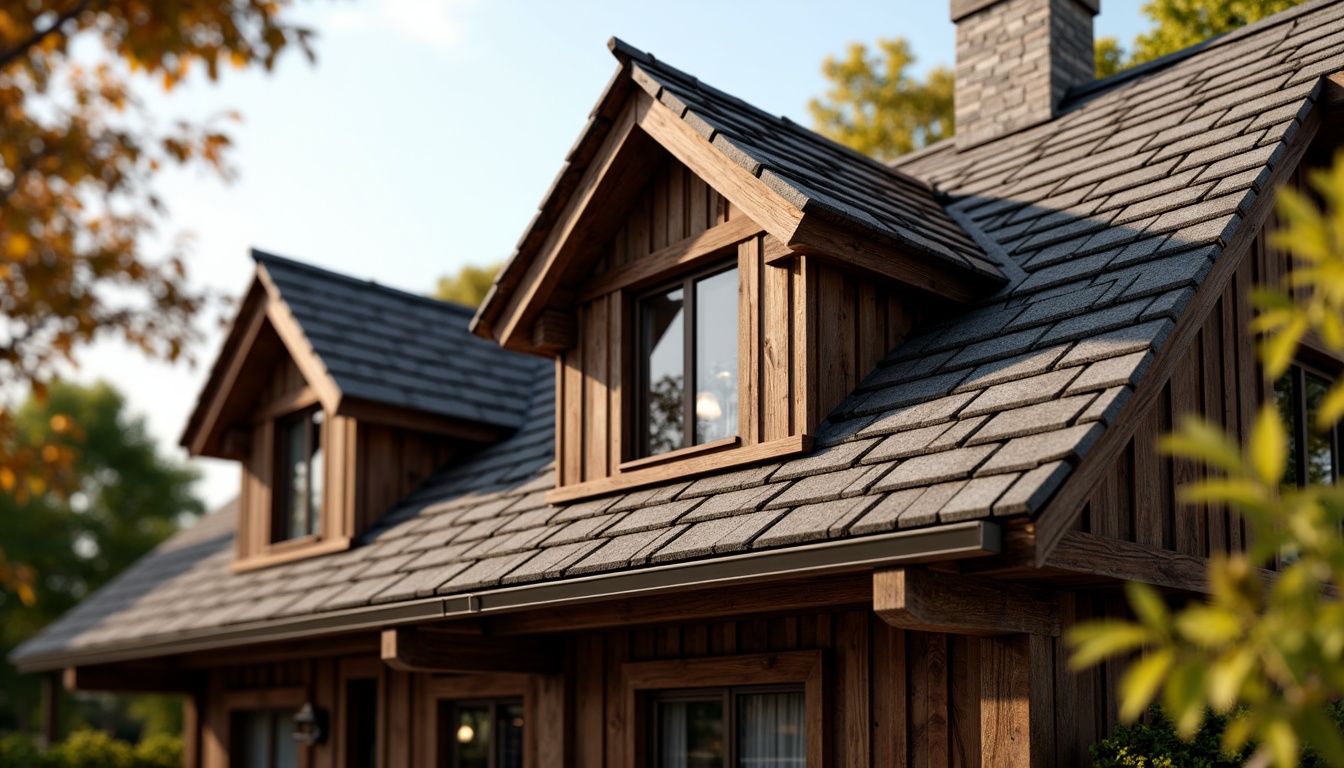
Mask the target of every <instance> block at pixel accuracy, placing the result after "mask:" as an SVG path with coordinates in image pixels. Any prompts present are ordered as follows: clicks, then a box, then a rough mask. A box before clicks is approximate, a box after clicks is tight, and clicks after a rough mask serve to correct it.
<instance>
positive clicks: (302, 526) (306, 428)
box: [271, 408, 324, 541]
mask: <svg viewBox="0 0 1344 768" xmlns="http://www.w3.org/2000/svg"><path fill="white" fill-rule="evenodd" d="M322 421H323V415H322V409H321V408H309V409H308V410H305V411H303V412H301V413H296V414H294V415H292V416H288V417H286V418H283V419H279V420H277V422H276V425H275V431H276V438H277V442H278V444H277V445H276V456H277V457H279V460H280V463H279V471H278V472H277V473H276V476H277V478H278V479H279V481H280V487H279V488H278V489H277V493H276V494H275V503H276V509H275V511H274V512H273V514H272V515H271V520H272V521H273V522H274V524H275V531H274V533H273V537H272V540H273V541H290V540H292V539H301V538H305V537H309V536H314V537H315V536H320V535H321V533H322V485H323V475H324V472H323V456H322Z"/></svg>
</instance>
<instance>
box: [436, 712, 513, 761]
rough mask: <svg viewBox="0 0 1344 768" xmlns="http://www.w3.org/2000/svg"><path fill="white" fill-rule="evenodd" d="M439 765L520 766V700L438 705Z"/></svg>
mask: <svg viewBox="0 0 1344 768" xmlns="http://www.w3.org/2000/svg"><path fill="white" fill-rule="evenodd" d="M439 734H440V749H439V755H440V761H439V763H440V766H441V768H523V702H521V701H517V700H512V699H510V700H487V701H445V702H442V703H441V704H440V705H439Z"/></svg>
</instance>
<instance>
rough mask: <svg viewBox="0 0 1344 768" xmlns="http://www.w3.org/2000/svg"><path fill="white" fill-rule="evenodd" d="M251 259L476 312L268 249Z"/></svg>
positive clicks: (254, 252) (255, 251)
mask: <svg viewBox="0 0 1344 768" xmlns="http://www.w3.org/2000/svg"><path fill="white" fill-rule="evenodd" d="M252 259H253V260H254V261H256V262H258V263H260V264H267V263H275V264H282V265H284V266H286V267H291V268H294V269H300V270H304V271H307V272H313V273H315V274H318V275H321V276H323V277H325V278H328V279H332V280H337V281H339V282H342V283H346V284H348V285H352V286H356V287H359V288H361V289H368V290H375V291H381V292H382V293H388V294H393V295H395V296H397V297H399V298H405V299H412V300H415V301H417V302H420V303H422V304H428V305H430V306H433V307H435V308H436V309H447V310H451V311H453V312H457V313H460V314H464V315H466V316H467V317H471V316H472V315H474V314H475V313H476V310H475V309H472V308H471V307H468V306H464V305H462V304H458V303H457V302H453V301H445V300H443V299H436V298H434V297H433V296H425V295H422V294H419V293H412V292H411V291H407V290H403V289H401V288H394V287H392V286H390V285H383V284H382V283H380V282H378V281H377V280H361V279H359V278H357V277H353V276H351V275H347V274H344V273H342V272H336V271H334V270H331V269H327V268H326V267H319V266H317V265H316V264H309V263H308V262H304V261H298V260H297V259H292V258H290V257H288V256H280V255H278V254H274V253H270V252H268V251H263V250H261V249H260V248H253V249H252Z"/></svg>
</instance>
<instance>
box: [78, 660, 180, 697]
mask: <svg viewBox="0 0 1344 768" xmlns="http://www.w3.org/2000/svg"><path fill="white" fill-rule="evenodd" d="M61 677H62V684H63V685H64V686H65V690H67V691H70V692H71V693H74V692H76V691H107V692H111V693H192V692H195V691H197V690H199V689H200V688H201V686H203V685H204V683H205V681H204V679H203V678H202V677H201V676H200V675H199V674H197V673H193V672H188V671H185V670H181V669H176V668H169V667H144V666H117V665H111V664H108V665H99V666H90V667H66V668H65V670H64V671H63V673H62V675H61Z"/></svg>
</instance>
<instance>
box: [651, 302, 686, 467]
mask: <svg viewBox="0 0 1344 768" xmlns="http://www.w3.org/2000/svg"><path fill="white" fill-rule="evenodd" d="M684 303H685V302H684V299H683V292H682V289H681V288H677V289H676V290H672V291H668V292H666V293H663V294H659V295H656V296H651V297H649V298H648V299H645V300H644V303H643V312H642V314H643V316H644V322H643V325H644V329H643V330H644V347H643V348H644V349H645V350H647V356H646V358H645V360H646V363H645V364H646V365H647V367H646V368H645V375H644V381H645V385H644V386H645V388H644V398H645V403H646V408H647V419H648V421H647V429H646V433H647V443H646V444H645V447H644V453H645V455H647V456H654V455H657V454H660V453H667V452H668V451H672V450H676V449H677V448H680V447H682V443H683V442H684V439H685V438H684V434H685V431H684V429H683V426H682V422H683V414H684V413H685V408H684V407H683V403H684V402H685V395H684V393H683V390H684V384H683V382H684V381H685V368H686V356H685V352H684V350H685V347H684V344H685V330H684V324H685V323H684V320H683V316H684V314H685V313H684V312H683V311H682V310H683V305H684Z"/></svg>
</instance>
